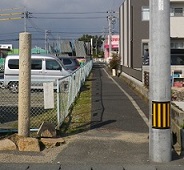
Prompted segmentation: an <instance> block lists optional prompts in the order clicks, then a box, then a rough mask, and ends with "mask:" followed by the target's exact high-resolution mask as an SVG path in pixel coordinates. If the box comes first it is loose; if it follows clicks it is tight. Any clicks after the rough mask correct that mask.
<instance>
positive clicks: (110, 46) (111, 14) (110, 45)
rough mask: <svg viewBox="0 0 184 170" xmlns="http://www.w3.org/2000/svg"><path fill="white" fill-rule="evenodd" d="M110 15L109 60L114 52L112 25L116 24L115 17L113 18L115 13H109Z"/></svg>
mask: <svg viewBox="0 0 184 170" xmlns="http://www.w3.org/2000/svg"><path fill="white" fill-rule="evenodd" d="M107 13H108V14H109V15H108V16H107V19H108V22H109V26H108V27H109V28H108V29H109V38H108V40H109V56H108V57H109V58H110V57H111V51H112V44H111V39H112V24H113V22H114V20H115V17H114V16H113V13H114V11H108V12H107Z"/></svg>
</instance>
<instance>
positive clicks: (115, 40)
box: [104, 35, 119, 63]
mask: <svg viewBox="0 0 184 170" xmlns="http://www.w3.org/2000/svg"><path fill="white" fill-rule="evenodd" d="M109 44H110V38H109V36H106V38H105V41H104V58H105V61H106V62H107V63H108V62H109V60H110V59H111V56H112V54H114V53H115V54H119V35H112V36H111V50H110V51H111V54H109Z"/></svg>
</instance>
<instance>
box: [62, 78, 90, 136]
mask: <svg viewBox="0 0 184 170" xmlns="http://www.w3.org/2000/svg"><path fill="white" fill-rule="evenodd" d="M91 76H92V75H90V76H89V77H88V79H86V82H85V84H84V85H83V86H82V87H81V90H80V94H79V96H78V98H77V99H76V102H75V104H74V106H73V108H72V110H71V113H70V114H69V115H68V117H67V118H66V119H65V121H64V122H63V125H62V127H61V135H62V136H68V135H72V134H76V133H80V132H83V131H86V130H88V129H89V128H90V123H91V88H92V82H91V81H89V79H90V78H91Z"/></svg>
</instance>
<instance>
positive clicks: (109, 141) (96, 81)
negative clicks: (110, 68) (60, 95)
mask: <svg viewBox="0 0 184 170" xmlns="http://www.w3.org/2000/svg"><path fill="white" fill-rule="evenodd" d="M92 75H93V77H92V80H91V81H92V112H91V117H92V123H91V129H90V130H89V131H87V132H83V133H80V134H77V135H74V136H71V137H69V138H68V139H67V140H66V144H65V145H63V146H61V147H57V148H56V149H55V153H54V152H50V153H49V155H48V154H47V153H45V155H44V154H43V155H37V161H36V159H34V160H33V159H30V160H28V159H25V157H26V155H24V156H25V157H24V158H23V157H22V159H25V160H26V161H24V163H23V161H22V162H21V160H19V161H20V162H21V164H20V162H19V163H18V162H16V163H18V164H14V163H15V162H12V164H8V162H6V163H5V164H0V170H2V169H14V170H16V169H31V170H32V169H34V170H37V169H39V170H42V169H49V170H50V169H53V170H55V169H58V170H59V169H61V170H62V169H63V170H74V169H75V170H120V169H121V170H123V169H124V170H171V169H172V170H183V169H184V159H183V158H181V157H179V156H178V155H177V154H176V153H175V152H173V160H172V161H171V162H169V163H153V162H150V161H149V150H148V147H149V143H148V126H147V117H148V112H149V108H148V104H147V103H145V102H144V101H143V100H142V99H141V98H140V97H139V96H138V95H136V94H135V93H134V92H133V91H132V90H131V89H130V88H129V87H128V85H127V84H126V83H125V82H124V81H123V80H122V79H121V78H120V77H113V78H112V77H111V76H110V75H108V73H107V71H106V70H105V69H104V68H103V65H98V64H96V65H95V66H94V68H93V70H92ZM135 106H136V108H135ZM140 110H141V111H142V112H140ZM142 113H143V114H142ZM143 118H144V120H143ZM46 155H47V156H46ZM14 156H15V155H14ZM16 156H19V155H16ZM16 156H15V157H16ZM0 158H1V154H0ZM6 158H8V157H6ZM19 159H20V158H19ZM0 160H1V159H0ZM7 161H8V160H7ZM36 163H38V164H36Z"/></svg>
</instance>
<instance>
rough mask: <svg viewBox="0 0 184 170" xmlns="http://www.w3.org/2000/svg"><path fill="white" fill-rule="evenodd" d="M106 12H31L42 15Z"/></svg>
mask: <svg viewBox="0 0 184 170" xmlns="http://www.w3.org/2000/svg"><path fill="white" fill-rule="evenodd" d="M105 13H107V12H106V11H104V12H42V13H41V12H40V13H37V12H34V13H33V14H43V15H53V14H54V15H55V14H69V15H70V14H71V15H72V14H79V15H80V14H105Z"/></svg>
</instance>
